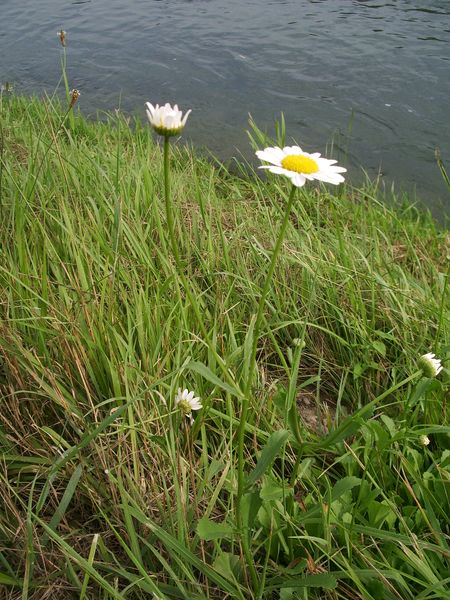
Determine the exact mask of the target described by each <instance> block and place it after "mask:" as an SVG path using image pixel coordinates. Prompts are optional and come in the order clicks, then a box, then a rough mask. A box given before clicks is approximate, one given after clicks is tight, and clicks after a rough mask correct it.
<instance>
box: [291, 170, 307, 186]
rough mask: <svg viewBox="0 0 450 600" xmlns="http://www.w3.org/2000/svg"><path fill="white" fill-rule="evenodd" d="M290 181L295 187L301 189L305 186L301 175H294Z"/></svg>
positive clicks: (304, 180)
mask: <svg viewBox="0 0 450 600" xmlns="http://www.w3.org/2000/svg"><path fill="white" fill-rule="evenodd" d="M291 173H292V171H291ZM291 181H292V183H293V184H294V185H295V186H296V187H302V186H303V185H305V182H306V179H305V178H304V176H303V175H301V173H295V175H291Z"/></svg>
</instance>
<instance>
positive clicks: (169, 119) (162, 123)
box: [146, 102, 191, 136]
mask: <svg viewBox="0 0 450 600" xmlns="http://www.w3.org/2000/svg"><path fill="white" fill-rule="evenodd" d="M146 106H147V110H146V113H147V117H148V120H149V121H150V125H151V126H152V127H153V129H154V130H155V131H156V133H159V135H165V136H170V135H178V134H179V133H181V131H182V130H183V128H184V126H185V125H186V121H187V118H188V116H189V114H190V112H191V110H188V111H187V113H186V114H185V115H184V117H183V113H182V111H181V110H179V109H178V105H177V104H175V105H174V107H173V108H172V106H171V105H170V104H169V103H167V104H165V105H164V106H159V104H157V105H156V106H153V104H150V102H147V103H146Z"/></svg>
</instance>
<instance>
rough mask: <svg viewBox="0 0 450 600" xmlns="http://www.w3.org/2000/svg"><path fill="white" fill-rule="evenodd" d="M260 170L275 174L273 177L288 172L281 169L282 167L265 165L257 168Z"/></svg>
mask: <svg viewBox="0 0 450 600" xmlns="http://www.w3.org/2000/svg"><path fill="white" fill-rule="evenodd" d="M259 168H260V169H269V171H270V172H271V173H275V175H287V174H288V173H290V171H287V170H286V169H283V167H277V166H275V165H266V166H262V167H259Z"/></svg>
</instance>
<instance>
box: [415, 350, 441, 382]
mask: <svg viewBox="0 0 450 600" xmlns="http://www.w3.org/2000/svg"><path fill="white" fill-rule="evenodd" d="M419 367H420V368H421V369H422V371H423V374H424V375H425V377H429V378H430V379H431V378H433V377H437V376H438V375H439V373H440V372H441V371H442V369H443V367H442V365H441V361H440V359H439V358H436V355H435V354H433V353H432V352H428V353H427V354H423V355H422V356H421V357H420V358H419Z"/></svg>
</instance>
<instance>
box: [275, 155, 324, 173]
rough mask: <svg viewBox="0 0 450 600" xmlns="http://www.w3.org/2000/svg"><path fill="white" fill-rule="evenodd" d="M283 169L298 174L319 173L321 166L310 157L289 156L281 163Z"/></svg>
mask: <svg viewBox="0 0 450 600" xmlns="http://www.w3.org/2000/svg"><path fill="white" fill-rule="evenodd" d="M281 166H282V167H283V169H287V170H288V171H295V172H296V173H307V174H309V173H317V171H318V170H319V165H318V164H317V163H316V161H315V160H313V159H312V158H309V156H303V155H302V154H288V155H287V156H285V157H284V158H283V160H282V161H281Z"/></svg>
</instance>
